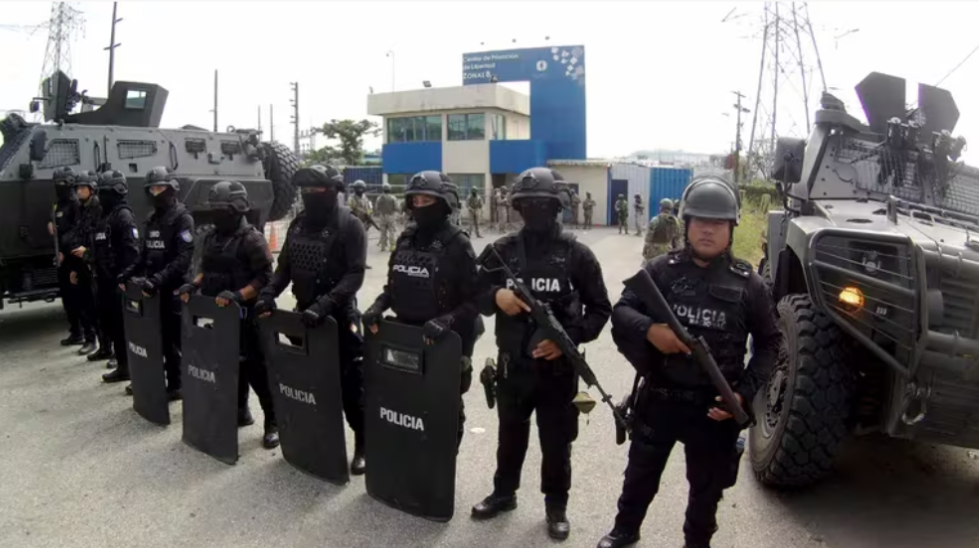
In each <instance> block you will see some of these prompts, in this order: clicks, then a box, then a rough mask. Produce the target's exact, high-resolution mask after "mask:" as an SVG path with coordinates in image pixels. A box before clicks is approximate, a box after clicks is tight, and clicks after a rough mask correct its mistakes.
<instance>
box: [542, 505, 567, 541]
mask: <svg viewBox="0 0 979 548" xmlns="http://www.w3.org/2000/svg"><path fill="white" fill-rule="evenodd" d="M570 533H571V523H570V522H568V514H567V512H566V511H565V509H564V508H563V507H554V508H548V509H547V536H549V537H551V538H552V539H554V540H566V539H567V538H568V535H569V534H570Z"/></svg>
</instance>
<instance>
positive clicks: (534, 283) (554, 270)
mask: <svg viewBox="0 0 979 548" xmlns="http://www.w3.org/2000/svg"><path fill="white" fill-rule="evenodd" d="M574 242H575V237H574V236H573V235H571V234H568V233H562V234H561V235H560V236H559V237H558V238H557V239H555V240H552V242H551V251H550V253H548V254H546V255H541V256H533V257H528V256H527V254H526V249H525V246H524V242H523V237H522V236H521V235H519V234H516V235H513V236H509V237H507V239H506V240H505V242H503V245H498V246H497V249H498V250H499V252H500V255H502V257H503V259H504V260H505V261H506V262H507V266H508V267H509V268H510V270H512V271H513V273H514V275H516V276H517V278H519V279H521V280H522V281H523V282H524V285H526V286H527V288H528V289H530V292H531V293H532V294H533V295H534V297H536V298H537V299H538V300H539V301H541V302H544V303H546V304H548V305H549V306H550V307H551V311H552V312H553V313H554V317H555V318H556V319H557V320H558V322H560V323H561V325H562V326H564V327H565V328H567V327H569V326H572V325H579V324H580V323H581V319H582V310H581V297H580V295H579V293H578V289H577V288H575V287H574V286H573V285H572V283H571V276H570V274H571V272H570V269H571V265H570V262H571V252H572V250H573V249H574ZM505 283H506V286H505V287H506V288H507V289H512V288H513V285H512V282H511V281H509V280H507V282H505ZM536 332H537V326H536V325H535V324H534V322H533V320H532V319H531V318H530V315H529V314H526V313H524V314H519V315H517V316H515V317H510V316H508V315H506V314H505V313H503V312H497V314H496V342H497V345H498V346H499V347H500V349H501V350H504V351H506V352H509V353H511V354H512V355H513V356H521V357H523V358H524V359H532V358H531V355H530V351H531V350H532V349H530V348H529V346H530V345H531V341H532V340H533V339H534V335H535V333H536Z"/></svg>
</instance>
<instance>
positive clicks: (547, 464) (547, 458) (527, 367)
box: [493, 352, 578, 509]
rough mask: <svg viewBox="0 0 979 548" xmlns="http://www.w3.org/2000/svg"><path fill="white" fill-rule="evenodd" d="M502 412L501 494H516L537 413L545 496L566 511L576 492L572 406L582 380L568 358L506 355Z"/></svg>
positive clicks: (497, 488)
mask: <svg viewBox="0 0 979 548" xmlns="http://www.w3.org/2000/svg"><path fill="white" fill-rule="evenodd" d="M498 364H499V369H498V371H497V389H496V392H497V395H496V398H497V409H498V416H499V420H500V425H499V432H498V446H497V449H496V474H495V475H494V476H493V488H494V489H493V492H494V494H495V495H501V496H505V495H512V494H515V493H516V491H517V489H518V488H519V487H520V474H521V471H522V469H523V462H524V457H525V456H526V454H527V444H528V443H529V441H530V415H531V414H532V413H534V412H535V411H536V412H537V433H538V435H539V436H540V445H541V454H542V459H541V492H542V493H544V503H545V506H546V507H547V508H555V509H558V508H562V509H563V508H565V507H566V506H567V503H568V492H569V491H570V490H571V443H572V442H574V440H575V439H577V437H578V410H577V409H576V408H575V406H574V405H573V404H572V400H573V399H574V396H575V394H576V392H577V388H578V378H577V376H575V375H574V372H573V371H572V370H571V366H570V365H569V364H567V363H566V362H564V361H563V360H560V359H559V360H555V361H554V362H545V361H543V360H535V361H530V360H526V359H521V360H520V361H518V360H516V359H514V358H513V357H512V355H511V354H508V353H503V352H501V353H500V356H499V362H498Z"/></svg>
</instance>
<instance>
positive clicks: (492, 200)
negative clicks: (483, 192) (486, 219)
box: [489, 188, 500, 230]
mask: <svg viewBox="0 0 979 548" xmlns="http://www.w3.org/2000/svg"><path fill="white" fill-rule="evenodd" d="M499 195H500V189H499V188H494V189H493V192H492V193H491V194H490V197H489V205H490V230H496V228H497V225H498V224H499V222H500V209H499V207H497V206H498V205H499V204H498V203H497V197H498V196H499Z"/></svg>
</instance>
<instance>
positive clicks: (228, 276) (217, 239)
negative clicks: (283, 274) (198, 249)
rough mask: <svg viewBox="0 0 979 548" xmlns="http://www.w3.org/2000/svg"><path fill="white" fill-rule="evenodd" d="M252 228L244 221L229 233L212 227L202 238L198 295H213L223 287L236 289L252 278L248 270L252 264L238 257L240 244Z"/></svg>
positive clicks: (222, 289)
mask: <svg viewBox="0 0 979 548" xmlns="http://www.w3.org/2000/svg"><path fill="white" fill-rule="evenodd" d="M253 230H256V229H255V227H253V226H252V225H250V224H243V225H242V226H241V227H239V228H238V230H236V231H235V232H234V233H233V234H231V235H230V236H225V235H222V234H220V233H219V232H218V231H217V230H212V231H211V232H210V233H208V235H207V237H205V238H204V244H203V245H204V249H203V253H202V255H201V274H203V276H204V277H203V279H202V281H201V295H204V296H205V297H216V296H217V295H218V294H219V293H221V292H222V291H238V290H239V289H241V288H243V287H245V286H246V285H247V284H248V283H249V282H251V281H252V280H253V279H254V278H255V273H254V272H250V271H249V269H250V268H251V265H249V264H248V260H247V259H242V257H241V246H242V244H243V243H244V242H245V237H246V236H247V235H248V234H250V233H251V232H252V231H253Z"/></svg>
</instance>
